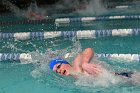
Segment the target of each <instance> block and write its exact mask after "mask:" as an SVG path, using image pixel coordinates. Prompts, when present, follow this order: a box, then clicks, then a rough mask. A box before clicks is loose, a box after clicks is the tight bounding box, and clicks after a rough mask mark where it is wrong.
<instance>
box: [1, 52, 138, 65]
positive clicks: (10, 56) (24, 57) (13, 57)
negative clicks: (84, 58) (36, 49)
mask: <svg viewBox="0 0 140 93" xmlns="http://www.w3.org/2000/svg"><path fill="white" fill-rule="evenodd" d="M95 56H96V57H98V58H109V59H121V60H128V61H140V54H103V53H102V54H95ZM67 57H68V56H67ZM6 60H9V61H11V62H12V61H23V64H24V62H25V61H26V62H25V64H27V63H30V62H32V56H31V55H30V54H29V53H0V62H2V61H6ZM27 61H28V62H27ZM29 61H30V62H29Z"/></svg>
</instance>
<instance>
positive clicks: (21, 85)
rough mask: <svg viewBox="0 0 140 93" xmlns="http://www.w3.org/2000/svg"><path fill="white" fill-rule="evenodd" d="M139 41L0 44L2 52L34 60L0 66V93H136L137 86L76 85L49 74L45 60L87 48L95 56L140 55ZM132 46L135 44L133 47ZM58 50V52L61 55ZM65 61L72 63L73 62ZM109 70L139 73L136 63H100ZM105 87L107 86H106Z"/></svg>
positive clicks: (110, 39)
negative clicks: (27, 62) (29, 54)
mask: <svg viewBox="0 0 140 93" xmlns="http://www.w3.org/2000/svg"><path fill="white" fill-rule="evenodd" d="M139 40H140V37H106V38H96V39H87V40H84V39H82V40H69V39H66V38H62V37H60V38H55V39H50V40H27V41H18V40H1V41H0V43H1V47H2V49H0V51H1V52H20V53H23V52H24V53H25V52H26V53H29V52H30V53H31V54H32V56H33V57H34V59H33V60H34V63H32V64H20V63H17V62H16V61H15V62H13V63H10V61H4V62H1V63H0V69H1V70H0V76H1V77H0V80H1V81H0V92H1V93H18V92H20V93H27V92H31V93H45V92H49V93H56V92H59V93H65V92H67V93H75V92H76V93H99V92H101V93H102V92H104V93H112V92H115V93H123V92H127V93H132V92H134V93H139V91H140V90H139V84H136V85H133V84H130V83H115V84H108V83H107V82H106V83H105V84H101V85H96V84H95V83H93V82H92V83H91V80H92V79H89V81H90V83H89V81H88V80H82V81H81V80H80V81H75V79H74V78H72V77H64V76H60V75H58V74H56V73H54V72H52V71H50V70H49V67H48V60H49V58H46V56H49V55H48V54H49V53H50V54H51V52H50V51H49V50H52V51H55V52H54V53H55V54H56V55H58V56H62V55H63V54H66V53H67V52H75V54H76V53H77V52H79V51H81V50H78V49H82V50H83V49H85V48H87V47H91V48H93V49H94V51H95V52H96V53H140V49H139V46H140V44H139ZM134 42H135V43H134ZM60 50H61V51H60ZM67 60H70V61H72V60H73V58H69V59H67ZM100 61H101V62H102V63H104V64H108V65H110V66H109V68H110V69H112V70H116V71H124V70H128V71H140V68H139V66H140V63H139V62H135V61H132V62H127V61H122V60H111V59H106V58H103V59H100ZM106 85H107V86H106Z"/></svg>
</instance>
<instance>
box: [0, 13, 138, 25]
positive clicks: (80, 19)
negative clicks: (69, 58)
mask: <svg viewBox="0 0 140 93" xmlns="http://www.w3.org/2000/svg"><path fill="white" fill-rule="evenodd" d="M118 19H119V20H125V19H130V20H132V19H137V20H138V19H140V15H118V16H97V17H75V18H56V19H55V18H46V19H43V20H18V21H3V22H0V25H3V26H5V25H6V26H7V25H17V24H43V23H44V24H45V23H55V24H56V25H58V24H60V23H63V24H65V23H66V24H67V23H71V22H72V23H73V22H93V21H103V20H118Z"/></svg>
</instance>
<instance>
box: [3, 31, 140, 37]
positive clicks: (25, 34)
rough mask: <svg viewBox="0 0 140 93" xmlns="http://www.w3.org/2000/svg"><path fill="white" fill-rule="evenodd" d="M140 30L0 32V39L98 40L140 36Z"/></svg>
mask: <svg viewBox="0 0 140 93" xmlns="http://www.w3.org/2000/svg"><path fill="white" fill-rule="evenodd" d="M139 35H140V29H110V30H78V31H50V32H17V33H3V32H0V39H11V38H14V39H17V40H27V39H48V38H54V37H66V38H73V37H76V38H77V39H85V38H98V37H107V36H122V37H123V36H139Z"/></svg>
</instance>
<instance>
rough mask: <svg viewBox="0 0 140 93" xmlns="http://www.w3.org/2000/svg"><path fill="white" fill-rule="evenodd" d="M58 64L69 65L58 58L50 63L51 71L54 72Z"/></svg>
mask: <svg viewBox="0 0 140 93" xmlns="http://www.w3.org/2000/svg"><path fill="white" fill-rule="evenodd" d="M58 63H64V64H69V63H68V62H67V61H65V60H63V59H61V58H56V59H54V60H51V61H50V63H49V66H50V69H51V70H53V67H54V65H56V64H58Z"/></svg>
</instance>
